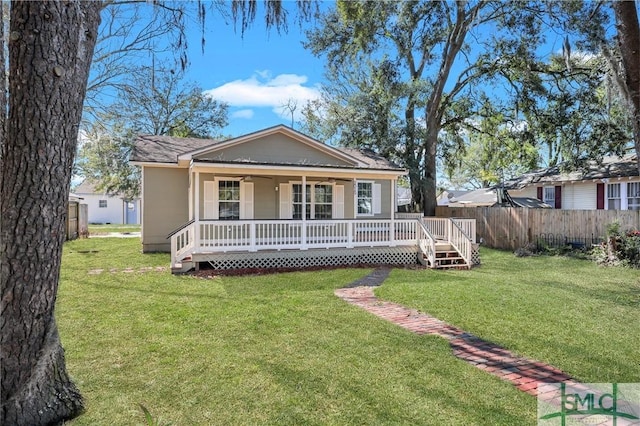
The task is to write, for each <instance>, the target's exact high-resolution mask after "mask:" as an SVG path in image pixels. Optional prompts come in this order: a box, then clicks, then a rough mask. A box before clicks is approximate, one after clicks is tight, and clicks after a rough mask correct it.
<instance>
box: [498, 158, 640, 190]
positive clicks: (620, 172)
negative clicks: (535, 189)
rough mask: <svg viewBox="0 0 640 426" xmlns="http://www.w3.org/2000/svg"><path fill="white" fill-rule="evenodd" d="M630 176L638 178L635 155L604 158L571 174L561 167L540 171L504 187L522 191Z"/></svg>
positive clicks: (518, 178) (513, 180) (521, 177)
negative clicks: (563, 183)
mask: <svg viewBox="0 0 640 426" xmlns="http://www.w3.org/2000/svg"><path fill="white" fill-rule="evenodd" d="M629 176H638V159H637V157H636V156H635V155H629V156H625V157H616V156H610V157H604V158H603V160H602V163H597V162H596V161H589V162H588V163H587V164H586V168H585V169H583V170H576V171H571V172H562V171H561V170H560V166H554V167H547V168H545V169H538V170H534V171H532V172H529V173H525V174H523V175H521V176H518V177H516V178H513V179H509V180H507V181H505V182H504V187H505V188H507V189H522V188H524V187H526V186H529V185H536V184H545V183H547V184H549V183H556V182H580V181H589V180H597V179H608V178H619V177H629Z"/></svg>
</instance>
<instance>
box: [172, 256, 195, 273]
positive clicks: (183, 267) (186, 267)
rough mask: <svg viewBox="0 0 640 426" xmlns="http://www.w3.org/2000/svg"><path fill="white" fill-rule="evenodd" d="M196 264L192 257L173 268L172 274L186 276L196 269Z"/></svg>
mask: <svg viewBox="0 0 640 426" xmlns="http://www.w3.org/2000/svg"><path fill="white" fill-rule="evenodd" d="M195 266H196V263H195V262H194V261H193V260H192V259H191V256H188V257H186V258H184V259H182V261H180V262H177V263H176V264H175V265H172V266H171V273H172V274H184V273H187V272H189V271H190V270H192V269H193V268H195Z"/></svg>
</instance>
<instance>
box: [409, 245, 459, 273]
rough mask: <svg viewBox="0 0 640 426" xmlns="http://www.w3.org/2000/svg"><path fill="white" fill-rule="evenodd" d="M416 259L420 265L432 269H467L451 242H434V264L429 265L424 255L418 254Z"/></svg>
mask: <svg viewBox="0 0 640 426" xmlns="http://www.w3.org/2000/svg"><path fill="white" fill-rule="evenodd" d="M418 261H419V262H420V263H421V264H422V265H424V266H427V267H431V268H434V269H467V268H468V267H469V266H468V265H467V263H466V262H465V261H464V259H463V258H462V256H460V253H458V251H457V250H455V249H454V248H453V247H452V246H451V244H449V243H443V242H437V243H436V258H435V262H434V263H435V264H434V265H430V264H429V261H428V259H427V258H426V257H425V256H424V255H421V256H419V257H418Z"/></svg>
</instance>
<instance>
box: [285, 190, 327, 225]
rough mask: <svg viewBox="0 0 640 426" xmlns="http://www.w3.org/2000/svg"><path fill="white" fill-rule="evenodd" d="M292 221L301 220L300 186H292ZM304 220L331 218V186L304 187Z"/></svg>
mask: <svg viewBox="0 0 640 426" xmlns="http://www.w3.org/2000/svg"><path fill="white" fill-rule="evenodd" d="M291 198H292V202H291V204H292V208H293V219H298V220H299V219H302V184H301V183H294V184H293V185H292V194H291ZM305 199H306V203H305V204H306V205H305V210H306V214H305V216H306V218H307V219H332V218H333V185H331V184H319V183H318V184H307V185H306V194H305Z"/></svg>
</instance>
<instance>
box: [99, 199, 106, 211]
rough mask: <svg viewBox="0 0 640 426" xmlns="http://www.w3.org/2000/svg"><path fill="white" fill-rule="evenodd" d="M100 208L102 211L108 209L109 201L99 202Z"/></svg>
mask: <svg viewBox="0 0 640 426" xmlns="http://www.w3.org/2000/svg"><path fill="white" fill-rule="evenodd" d="M98 207H99V208H101V209H106V208H107V200H98Z"/></svg>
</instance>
